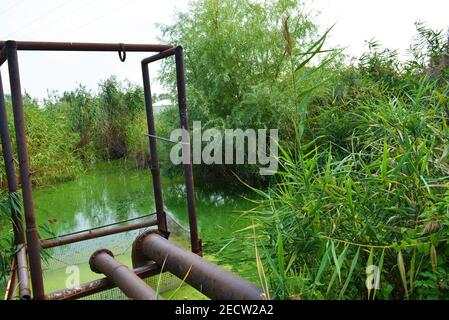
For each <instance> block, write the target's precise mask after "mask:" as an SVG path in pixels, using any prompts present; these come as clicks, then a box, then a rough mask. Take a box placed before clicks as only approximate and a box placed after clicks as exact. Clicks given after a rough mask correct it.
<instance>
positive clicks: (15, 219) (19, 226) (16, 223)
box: [0, 50, 25, 245]
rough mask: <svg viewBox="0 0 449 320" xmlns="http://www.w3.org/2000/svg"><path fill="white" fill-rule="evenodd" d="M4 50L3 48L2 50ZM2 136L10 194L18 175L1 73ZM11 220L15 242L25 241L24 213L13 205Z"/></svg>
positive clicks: (0, 125) (0, 127)
mask: <svg viewBox="0 0 449 320" xmlns="http://www.w3.org/2000/svg"><path fill="white" fill-rule="evenodd" d="M2 52H3V50H2ZM0 137H1V142H2V151H3V161H4V163H5V172H6V180H7V182H8V191H9V196H10V197H11V196H12V195H13V194H15V193H16V192H17V177H16V173H15V170H14V158H13V153H12V146H11V139H10V137H9V130H8V116H7V113H6V106H5V96H4V93H3V83H2V76H1V74H0ZM11 221H12V228H13V232H14V243H15V244H16V245H21V244H24V243H25V235H24V232H23V221H22V215H21V213H20V212H19V211H17V210H16V209H15V207H14V206H12V207H11Z"/></svg>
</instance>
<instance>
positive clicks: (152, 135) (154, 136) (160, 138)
mask: <svg viewBox="0 0 449 320" xmlns="http://www.w3.org/2000/svg"><path fill="white" fill-rule="evenodd" d="M145 135H146V136H148V137H152V138H155V139H159V140H162V141H166V142H170V143H174V144H178V143H180V144H187V145H190V143H189V142H182V141H173V140H170V139H167V138H164V137H159V136H156V135H154V134H149V133H145Z"/></svg>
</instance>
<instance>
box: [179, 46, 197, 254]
mask: <svg viewBox="0 0 449 320" xmlns="http://www.w3.org/2000/svg"><path fill="white" fill-rule="evenodd" d="M175 61H176V84H177V88H178V105H179V116H180V120H181V128H182V129H184V130H185V131H186V132H188V131H189V120H188V115H187V98H186V83H185V75H184V54H183V49H182V47H181V46H178V47H176V49H175ZM187 138H188V137H185V136H184V135H183V154H184V157H185V159H188V160H189V161H187V162H186V161H185V163H184V178H185V185H186V191H187V209H188V213H189V226H190V242H191V245H192V251H193V252H194V253H196V254H199V255H201V254H202V248H201V243H200V240H199V239H198V225H197V221H196V209H195V192H194V185H193V169H192V157H191V155H190V144H189V143H188V141H186V140H187Z"/></svg>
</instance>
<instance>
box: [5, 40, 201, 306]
mask: <svg viewBox="0 0 449 320" xmlns="http://www.w3.org/2000/svg"><path fill="white" fill-rule="evenodd" d="M21 50H27V51H86V52H118V53H119V56H120V59H121V60H122V58H124V57H125V54H126V52H157V54H156V55H154V56H152V57H149V58H146V59H144V60H142V75H143V84H144V93H145V110H146V114H147V122H148V131H149V132H148V134H149V135H150V136H149V144H150V152H151V173H152V176H153V189H154V196H155V205H156V217H157V219H156V221H148V222H144V223H135V224H130V225H127V226H122V227H115V228H109V229H106V230H102V231H92V232H86V233H82V234H77V235H71V236H67V237H64V236H63V237H61V238H58V239H54V240H44V241H41V240H40V238H39V235H38V232H37V226H36V219H35V212H34V204H33V195H32V184H31V173H30V169H29V163H28V151H27V142H26V135H25V118H24V112H23V100H22V91H21V85H20V72H19V62H18V54H17V52H18V51H21ZM172 55H175V61H176V79H177V89H178V104H179V114H180V123H181V128H182V129H185V130H188V117H187V103H186V89H185V74H184V58H183V49H182V47H174V46H170V45H159V44H123V43H79V42H78V43H74V42H33V41H0V66H2V65H3V63H5V62H7V63H8V67H9V78H10V85H11V100H12V105H13V116H14V128H15V135H16V144H17V153H18V164H19V171H20V184H21V189H22V199H23V207H24V216H25V226H26V232H25V233H26V241H25V239H24V235H23V233H24V232H23V229H24V227H23V222H22V221H21V215H20V213H19V212H15V211H12V212H11V215H12V218H13V230H14V236H15V243H16V245H22V247H23V251H22V250H21V253H20V254H22V256H21V258H23V253H25V249H26V254H27V257H28V261H29V269H30V274H31V284H32V286H31V287H32V291H33V299H46V298H50V299H53V298H55V299H56V298H58V297H61V296H63V297H71V298H74V297H82V296H85V295H89V294H92V293H94V292H98V291H101V290H105V289H104V288H108V287H111V286H113V285H112V284H111V283H110V281H108V280H104V281H101V280H98V281H97V282H96V283H95V284H93V283H90V284H86V286H84V287H82V289H81V290H78V291H77V292H75V293H74V292H71V291H69V290H65V291H62V292H55V293H53V294H48V295H46V294H45V290H44V283H43V274H42V266H41V255H40V250H41V249H45V248H52V247H55V246H59V245H65V244H69V243H74V242H78V241H84V240H87V239H93V238H97V237H102V236H106V235H110V234H115V233H119V232H125V231H130V230H135V229H139V228H143V227H147V226H153V225H157V227H158V231H160V232H161V233H162V234H166V235H168V230H167V222H166V214H165V211H164V205H163V197H162V186H161V181H160V169H159V160H158V156H157V144H156V139H155V137H154V135H155V126H154V115H153V106H152V101H151V88H150V79H149V73H148V64H149V63H151V62H154V61H157V60H160V59H163V58H167V57H169V56H172ZM0 133H1V140H2V146H3V148H2V150H3V158H4V161H5V168H6V173H7V180H8V189H9V192H10V193H15V192H17V181H16V175H15V168H14V158H13V154H12V147H11V141H10V138H9V133H8V123H7V115H6V107H5V101H4V94H3V86H2V83H1V76H0ZM151 135H153V137H152V136H151ZM183 146H184V147H183V148H184V150H183V152H184V153H185V154H186V155H188V157H189V158H190V145H188V144H183ZM190 160H191V158H190ZM184 176H185V184H186V190H187V207H188V215H189V225H190V238H191V246H192V251H193V252H194V253H196V254H198V255H201V254H202V248H201V240H200V239H199V237H198V227H197V220H196V209H195V196H194V184H193V170H192V164H191V161H189V162H188V163H185V164H184ZM23 245H25V246H23ZM22 260H23V259H22ZM25 260H26V259H25ZM143 268H148V267H143ZM152 268H153V269H151V270H150V271H148V270H147V272H144V271H142V272H141V274H138V275H139V276H140V275H146V274H149V273H154V272H160V270H159V269H158V268H155V267H154V266H153V267H152ZM23 270H24V269H23ZM23 270H22V271H23ZM139 272H140V271H139ZM27 273H28V272H22V276H23V277H24V276H25V275H27ZM23 289H24V291H23V292H24V293H25V292H26V290H25V288H23ZM96 290H97V291H96Z"/></svg>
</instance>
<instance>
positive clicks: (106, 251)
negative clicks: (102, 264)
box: [89, 249, 114, 273]
mask: <svg viewBox="0 0 449 320" xmlns="http://www.w3.org/2000/svg"><path fill="white" fill-rule="evenodd" d="M100 253H107V254H108V255H110V256H111V257H113V258H114V254H113V253H112V252H111V251H110V250H108V249H100V250H97V251H95V252H94V253H92V255H91V256H90V259H89V266H90V270H92V271H93V272H95V273H101V272H100V271H99V270H97V268H95V264H94V261H95V258H96V257H97V256H98V255H99V254H100Z"/></svg>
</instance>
